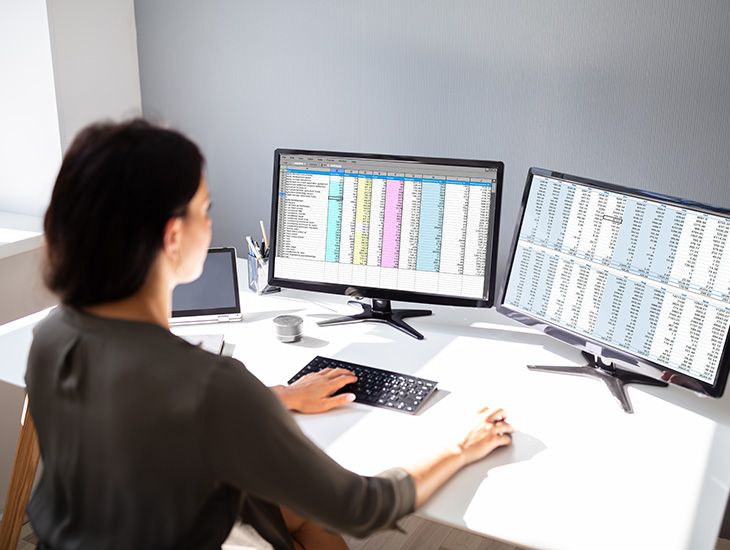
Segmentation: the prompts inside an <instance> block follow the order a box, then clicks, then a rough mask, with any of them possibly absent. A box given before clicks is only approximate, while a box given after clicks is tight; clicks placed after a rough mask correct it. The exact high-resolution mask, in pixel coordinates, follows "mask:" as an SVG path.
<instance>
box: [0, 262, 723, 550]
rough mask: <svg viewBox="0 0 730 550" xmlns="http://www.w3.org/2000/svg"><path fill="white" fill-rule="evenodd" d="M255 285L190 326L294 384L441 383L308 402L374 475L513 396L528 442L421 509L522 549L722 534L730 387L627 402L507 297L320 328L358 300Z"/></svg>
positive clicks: (328, 431) (16, 376) (521, 434)
mask: <svg viewBox="0 0 730 550" xmlns="http://www.w3.org/2000/svg"><path fill="white" fill-rule="evenodd" d="M243 273H244V277H245V271H243ZM241 288H242V289H244V290H242V292H241V294H242V297H243V308H244V321H243V322H241V323H231V324H221V325H195V326H188V327H178V328H176V329H175V332H176V333H179V334H185V333H187V334H199V333H201V332H211V333H215V332H222V333H224V334H225V336H226V341H227V342H228V343H229V344H231V345H233V346H234V349H233V355H234V357H237V358H239V359H240V360H242V361H243V362H244V363H245V364H246V365H247V366H248V368H249V369H250V370H251V371H252V372H253V373H254V374H256V375H257V376H258V377H259V378H260V379H261V380H262V381H263V382H264V383H266V384H268V385H274V384H280V383H285V382H286V380H288V379H289V377H290V376H291V375H293V374H294V373H295V372H296V371H298V370H299V369H300V368H301V367H302V366H303V365H304V364H306V363H307V362H308V361H309V360H310V359H311V358H312V357H313V356H315V355H318V354H319V355H324V356H333V357H338V358H342V359H346V360H350V361H355V362H362V363H367V364H371V365H373V366H378V367H382V368H388V369H391V370H400V371H403V372H407V373H411V374H416V375H418V376H422V377H425V378H432V379H435V380H438V381H439V382H440V384H439V387H440V390H439V392H438V393H437V394H436V395H434V396H433V397H432V398H431V399H430V401H429V402H428V403H426V406H425V410H423V411H422V412H421V413H420V414H419V415H418V416H415V417H414V416H409V415H405V414H401V413H398V412H395V411H387V410H382V409H376V408H372V407H367V406H364V405H359V404H350V405H348V406H346V407H343V408H341V409H338V410H336V411H332V412H330V413H327V414H324V415H314V416H305V415H299V416H298V420H299V422H300V425H301V426H302V428H303V429H304V431H305V432H306V433H307V434H308V435H309V436H310V437H311V438H312V439H313V440H314V441H315V442H316V443H317V444H318V445H320V446H321V447H322V448H323V449H325V450H326V451H327V452H328V453H329V454H330V455H331V456H333V457H334V458H335V459H336V460H338V461H339V462H341V463H342V464H343V465H345V466H346V467H348V468H351V469H353V470H355V471H357V472H360V473H363V474H374V473H377V472H379V471H381V470H383V469H385V468H388V467H391V466H396V465H400V464H407V463H409V462H411V461H413V460H416V459H418V458H419V457H420V456H422V455H423V453H425V452H427V451H428V449H429V448H431V447H432V446H433V445H434V443H435V442H436V441H442V440H443V436H444V435H445V434H447V433H450V432H451V431H452V430H453V424H454V422H455V419H456V418H458V417H459V416H460V415H461V414H462V413H465V412H466V413H471V412H473V411H475V410H476V409H478V408H480V407H481V406H483V405H489V406H501V407H503V408H504V409H505V410H506V411H507V413H508V415H509V420H510V422H512V424H513V426H514V427H515V428H516V430H517V432H516V433H515V434H514V438H513V444H512V446H510V447H508V448H504V449H499V450H497V451H495V452H494V453H493V454H492V455H490V456H489V457H487V458H486V459H485V460H483V461H481V462H479V463H477V464H475V465H472V466H470V467H468V468H466V469H465V470H463V471H462V472H460V473H459V474H458V475H457V476H456V477H455V478H454V479H453V480H451V481H450V482H449V483H448V484H447V485H446V486H444V487H443V488H442V489H441V490H440V491H439V492H438V493H437V494H436V495H435V496H434V497H433V498H432V499H431V500H430V501H429V502H428V503H427V505H426V506H425V507H424V508H423V509H421V510H420V511H419V512H418V514H420V515H422V516H423V517H426V518H429V519H432V520H435V521H438V522H441V523H445V524H450V525H455V526H459V527H462V528H465V529H468V530H472V531H475V532H478V533H482V534H485V535H486V536H488V537H491V538H495V539H500V540H503V541H506V542H509V543H511V544H514V545H517V546H520V547H522V548H540V549H560V550H571V549H576V550H585V549H586V548H591V549H599V550H600V549H604V548H605V549H610V550H615V549H616V548H621V549H622V550H628V549H633V548H636V549H641V550H646V549H647V548H662V549H663V550H669V549H692V550H703V549H707V550H710V549H712V548H714V545H715V543H716V540H717V534H718V531H719V527H720V522H721V519H722V514H723V511H724V508H725V503H726V502H727V498H728V491H729V488H728V481H730V429H729V428H728V427H729V426H730V397H727V396H726V397H725V398H723V399H720V400H711V399H700V398H698V397H697V396H695V395H694V394H693V393H691V392H688V391H687V390H683V389H681V388H677V387H669V388H649V387H644V388H641V387H636V388H633V387H632V388H631V389H630V390H629V395H630V398H631V400H632V402H633V405H634V409H635V411H636V412H635V414H633V415H627V414H625V413H624V412H622V410H621V408H620V407H619V406H618V404H617V403H616V402H615V401H614V400H613V398H612V397H611V396H610V394H609V393H608V391H607V389H606V388H605V387H604V386H603V384H601V383H598V382H596V381H593V380H589V379H584V378H578V377H570V376H558V375H550V374H544V373H536V372H530V371H528V370H527V369H526V368H525V364H526V363H528V362H529V363H540V364H570V363H575V364H579V363H580V362H581V357H580V354H579V353H578V351H577V350H575V349H573V348H571V347H568V346H566V345H564V344H562V343H560V342H557V341H555V340H553V339H551V338H549V337H547V336H544V335H542V334H538V333H534V332H532V331H531V330H529V329H527V328H525V327H523V326H521V325H518V324H516V323H514V322H512V321H509V320H507V319H505V318H503V317H502V316H500V315H499V314H497V313H496V312H495V311H494V310H471V309H463V308H446V307H438V306H431V309H433V310H434V313H435V314H434V315H432V316H430V317H422V318H418V319H413V320H412V323H413V325H414V326H415V327H416V328H417V329H418V330H420V331H422V332H423V333H424V335H425V336H426V339H425V340H423V341H417V340H415V339H413V338H411V337H409V336H407V335H405V334H403V333H401V332H399V331H396V330H395V329H392V328H390V327H387V326H385V325H382V324H378V323H361V324H354V325H342V326H333V327H317V326H316V324H315V323H316V321H317V320H318V319H320V318H324V317H328V316H330V315H333V314H335V313H337V314H341V313H345V312H347V311H348V310H349V309H350V308H348V307H347V306H346V305H345V299H344V298H343V297H338V296H326V295H317V294H310V293H303V292H296V291H286V290H285V291H282V292H281V293H280V294H275V295H271V296H266V297H258V296H255V295H254V294H252V293H250V292H248V291H247V290H245V288H246V287H245V286H242V287H241ZM308 300H314V302H310V301H308ZM333 310H334V311H333ZM283 313H293V314H298V315H300V316H302V317H303V318H304V334H305V338H304V339H303V340H302V341H300V342H297V343H294V344H283V343H280V342H278V341H277V340H276V338H275V336H274V326H273V323H272V322H271V320H272V319H273V318H274V317H275V316H277V315H280V314H283ZM17 323H19V324H18V327H19V328H18V329H17V331H14V332H17V336H18V338H17V342H15V339H14V340H13V342H14V343H13V344H12V348H13V349H19V348H20V347H24V349H25V350H27V346H28V345H29V342H30V329H29V326H30V325H29V324H28V323H25V322H24V321H23V322H17ZM21 325H22V326H21ZM6 336H7V338H9V337H10V336H11V334H7V335H6ZM7 338H5V339H7ZM5 339H4V340H3V348H4V350H7V349H9V348H8V347H7V346H6V345H5V344H7V342H5ZM25 353H27V351H26V352H25ZM12 364H13V365H14V366H8V365H10V363H5V367H3V368H4V376H3V378H5V380H7V381H10V382H11V383H15V384H22V379H23V372H24V369H25V362H24V361H20V360H17V361H13V362H12ZM13 369H14V370H15V371H17V372H11V371H13ZM729 393H730V392H729ZM679 405H681V406H679ZM19 412H20V411H18V413H19ZM16 418H17V417H16Z"/></svg>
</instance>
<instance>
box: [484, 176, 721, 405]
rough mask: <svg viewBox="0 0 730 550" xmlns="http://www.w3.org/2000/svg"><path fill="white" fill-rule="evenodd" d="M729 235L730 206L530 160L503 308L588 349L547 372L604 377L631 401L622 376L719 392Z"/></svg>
mask: <svg viewBox="0 0 730 550" xmlns="http://www.w3.org/2000/svg"><path fill="white" fill-rule="evenodd" d="M729 234H730V211H729V210H727V209H723V208H718V207H714V206H709V205H706V204H699V203H697V202H692V201H689V200H683V199H679V198H675V197H668V196H663V195H658V194H655V193H649V192H644V191H639V190H637V189H629V188H625V187H619V186H617V185H611V184H608V183H602V182H598V181H593V180H589V179H585V178H580V177H576V176H570V175H567V174H561V173H557V172H551V171H547V170H541V169H538V168H532V169H530V171H529V173H528V175H527V184H526V187H525V191H524V196H523V199H522V207H521V212H520V215H519V221H518V225H517V229H516V231H515V236H514V240H513V242H512V247H511V252H510V258H509V263H508V266H507V276H506V279H505V281H504V285H503V289H502V292H501V295H500V299H499V303H498V305H497V309H498V311H500V312H501V313H503V314H505V315H508V316H509V317H512V318H514V319H517V320H519V321H521V322H523V323H526V324H528V325H531V326H533V327H536V328H539V329H540V330H542V331H544V332H545V333H547V334H549V335H551V336H554V337H556V338H559V339H561V340H564V341H566V342H568V343H570V344H573V345H575V346H578V347H580V348H582V349H583V350H584V355H585V356H586V358H587V359H589V365H588V366H586V367H582V368H581V367H579V368H578V369H577V371H576V369H571V368H564V367H552V368H550V367H547V368H545V369H542V370H552V371H558V372H564V373H568V374H589V375H594V376H597V377H599V378H602V379H603V380H604V381H606V382H607V383H608V384H609V387H610V388H611V390H612V392H614V395H615V396H616V397H617V398H618V399H619V400H620V401H622V403H623V404H624V407H625V408H626V406H627V405H628V406H629V407H630V404H628V398H627V396H626V394H625V391H624V390H623V382H626V383H629V382H639V381H643V382H645V383H651V384H656V385H659V384H662V385H664V382H662V381H661V380H668V381H670V382H674V383H677V384H679V385H682V386H686V387H689V388H691V389H694V390H696V391H698V392H702V393H704V394H707V395H710V396H713V397H719V396H721V395H722V393H723V390H724V388H725V382H726V380H727V376H728V369H729V368H730V357H729V355H728V329H729V328H730V243H729ZM591 360H592V361H591ZM609 361H611V362H612V361H618V362H619V364H621V363H625V364H628V365H632V370H625V369H621V368H618V367H616V365H615V364H609ZM537 368H538V369H540V367H537ZM637 372H642V373H643V374H645V375H646V374H648V375H649V376H648V378H643V379H642V378H640V377H639V375H637V374H636V373H637ZM591 373H593V374H591Z"/></svg>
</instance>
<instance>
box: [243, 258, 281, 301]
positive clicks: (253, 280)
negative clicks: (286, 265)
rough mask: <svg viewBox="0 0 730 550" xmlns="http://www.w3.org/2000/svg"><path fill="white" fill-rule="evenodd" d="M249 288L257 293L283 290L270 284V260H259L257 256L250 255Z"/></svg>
mask: <svg viewBox="0 0 730 550" xmlns="http://www.w3.org/2000/svg"><path fill="white" fill-rule="evenodd" d="M248 288H249V289H251V291H252V292H255V293H256V294H269V293H271V292H278V291H279V290H281V289H280V288H278V287H274V286H269V261H268V260H264V261H263V262H259V261H258V259H257V258H256V256H254V255H253V254H249V256H248Z"/></svg>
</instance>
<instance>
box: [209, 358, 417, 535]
mask: <svg viewBox="0 0 730 550" xmlns="http://www.w3.org/2000/svg"><path fill="white" fill-rule="evenodd" d="M201 417H202V422H203V424H202V426H201V429H202V438H203V444H204V448H205V450H206V451H205V452H206V455H207V458H208V462H209V464H210V466H211V468H212V469H213V472H214V474H215V475H216V477H217V478H218V479H220V480H222V481H224V482H226V483H229V484H231V485H233V486H235V487H238V488H239V489H241V490H242V491H245V492H248V493H251V494H254V495H256V496H258V497H261V498H264V499H265V500H269V501H273V502H276V503H278V504H280V505H282V506H285V507H287V508H289V509H291V510H292V511H294V512H295V513H297V514H299V515H300V516H302V517H304V518H307V519H309V520H311V521H314V522H316V523H318V524H320V525H322V526H323V527H325V528H328V529H330V530H332V531H335V532H341V533H347V534H350V535H353V536H356V537H365V536H367V535H369V534H370V533H372V532H373V531H376V530H378V529H382V528H394V527H395V522H396V521H397V520H398V519H399V518H401V517H402V516H404V515H406V514H408V513H410V512H412V511H413V510H414V508H415V500H416V490H415V485H414V482H413V479H412V478H411V476H410V475H409V474H408V473H407V472H405V470H402V469H400V468H393V469H390V470H387V471H385V472H383V473H381V474H379V475H377V476H374V477H366V476H360V475H358V474H355V473H353V472H351V471H349V470H347V469H345V468H343V467H342V466H340V465H339V464H338V463H337V462H335V461H334V460H333V459H332V458H330V457H329V456H328V455H327V454H326V453H324V452H323V451H322V450H321V449H319V448H318V447H317V446H316V445H315V444H314V443H312V442H311V441H310V440H309V439H308V438H307V437H306V436H305V435H304V433H303V432H302V431H301V429H300V428H299V426H298V425H297V424H296V422H295V421H294V419H293V418H292V416H291V414H290V413H289V411H287V410H286V409H285V408H284V407H283V405H282V404H281V402H280V401H279V400H278V399H277V398H276V396H275V395H274V394H273V392H271V390H270V389H269V388H267V387H266V386H264V385H263V384H261V382H260V381H259V380H258V379H257V378H256V377H255V376H253V375H252V374H251V373H250V372H249V371H248V370H247V369H246V368H245V367H244V366H243V365H242V364H241V363H239V362H237V361H234V360H231V361H229V362H227V363H226V364H225V365H221V366H219V367H216V368H215V369H214V370H213V371H212V372H211V376H210V377H209V380H208V384H207V387H206V390H205V393H204V396H203V400H202V415H201Z"/></svg>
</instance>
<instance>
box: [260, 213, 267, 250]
mask: <svg viewBox="0 0 730 550" xmlns="http://www.w3.org/2000/svg"><path fill="white" fill-rule="evenodd" d="M259 225H260V226H261V234H262V235H263V236H264V246H265V247H266V248H265V249H264V250H268V249H269V238H268V237H267V236H266V228H265V227H264V220H260V221H259Z"/></svg>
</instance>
